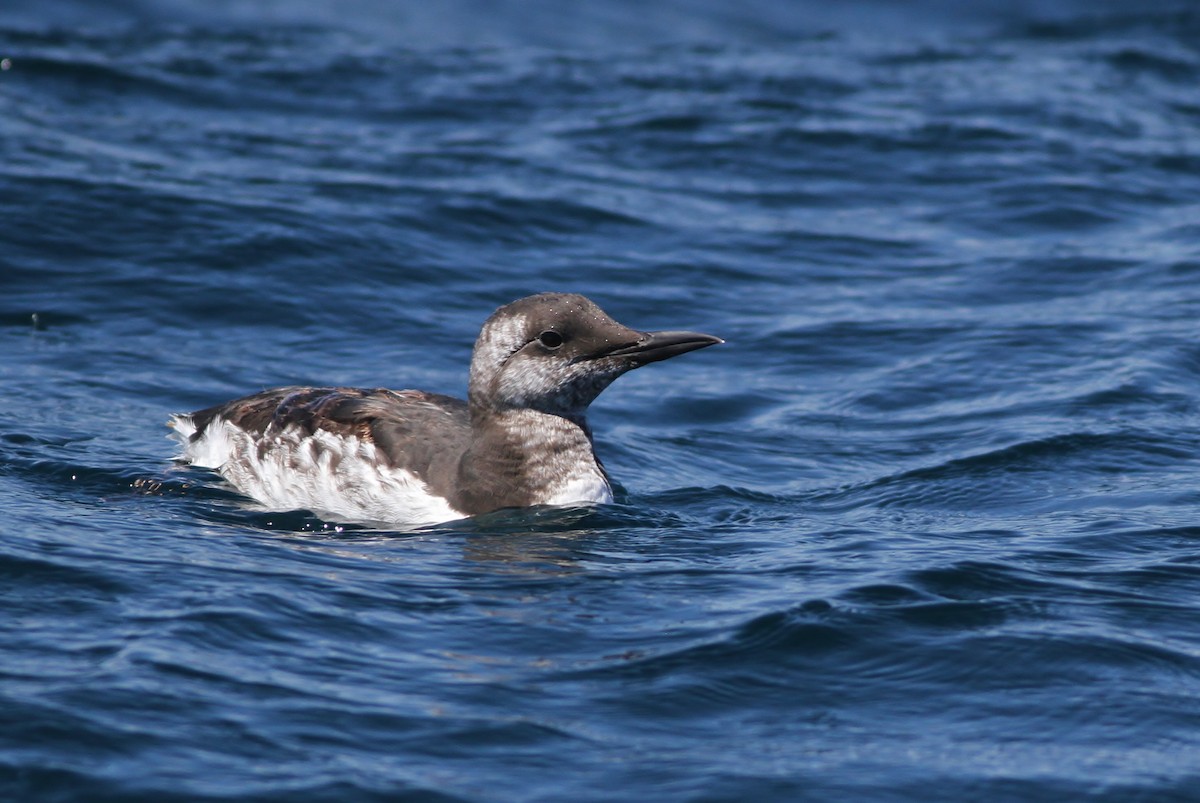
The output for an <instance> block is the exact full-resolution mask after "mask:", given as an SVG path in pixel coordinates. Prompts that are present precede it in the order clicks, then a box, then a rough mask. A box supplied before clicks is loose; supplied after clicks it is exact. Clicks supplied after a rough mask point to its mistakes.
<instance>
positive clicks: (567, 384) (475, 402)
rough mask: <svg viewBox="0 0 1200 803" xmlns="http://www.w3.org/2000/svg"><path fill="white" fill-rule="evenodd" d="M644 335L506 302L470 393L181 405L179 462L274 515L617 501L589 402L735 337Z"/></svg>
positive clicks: (581, 313) (390, 520) (411, 520)
mask: <svg viewBox="0 0 1200 803" xmlns="http://www.w3.org/2000/svg"><path fill="white" fill-rule="evenodd" d="M722 342H724V341H722V340H721V339H720V338H717V337H713V336H712V335H705V334H700V333H698V332H682V331H663V332H640V331H637V330H635V329H630V328H629V327H627V326H623V325H621V324H619V323H617V322H616V321H614V320H613V319H612V318H610V317H609V316H608V315H606V314H605V313H604V311H603V310H601V309H600V308H599V307H598V306H596V305H595V304H594V303H592V302H591V301H590V300H589V299H587V298H585V297H584V296H581V295H576V294H572V293H541V294H538V295H533V296H528V297H526V298H522V299H519V300H517V301H514V302H512V303H511V304H507V305H505V306H503V307H500V308H499V309H498V310H496V312H495V313H493V314H492V316H491V317H490V318H488V319H487V321H486V322H484V324H483V328H482V330H481V331H480V333H479V337H478V339H477V340H476V341H475V348H474V351H473V353H472V357H471V369H470V379H469V384H468V394H467V401H465V402H464V401H462V400H461V399H456V398H453V397H451V396H443V395H440V394H436V393H426V392H424V391H419V390H400V391H392V390H387V389H382V388H380V389H375V390H367V389H360V388H331V387H327V388H308V387H286V388H277V389H275V390H267V391H263V392H262V393H256V394H253V395H251V396H246V397H243V398H240V399H235V400H233V401H229V402H226V403H224V404H219V405H217V406H215V407H209V408H207V409H204V410H199V411H197V412H194V413H191V414H177V415H173V416H172V417H171V420H170V421H169V422H168V425H169V426H170V427H171V428H172V429H173V430H174V433H173V435H174V436H175V437H176V438H178V439H179V440H180V442H181V443H182V444H183V447H184V451H183V454H182V455H181V456H180V457H179V459H180V460H181V461H182V462H186V463H191V464H193V465H197V466H203V467H206V468H212V469H216V470H217V471H219V472H220V473H221V474H222V475H223V476H224V477H225V478H226V479H227V480H229V482H231V483H232V484H233V485H234V486H235V487H236V488H237V489H238V490H239V491H241V492H242V493H244V494H246V495H247V496H250V497H253V498H254V499H255V500H257V501H258V502H259V503H260V504H262V505H263V506H265V507H266V508H268V509H271V510H297V509H304V510H311V511H312V512H314V513H316V514H317V515H319V516H322V517H325V518H330V519H333V520H338V521H349V522H360V523H366V524H382V525H388V526H416V525H422V524H436V523H439V522H444V521H451V520H454V519H461V518H465V517H467V516H474V515H478V514H480V513H487V512H489V511H493V510H498V509H501V508H508V507H527V506H531V505H566V504H587V503H603V502H611V501H612V498H613V497H612V486H611V484H610V483H609V479H608V475H607V473H606V472H605V470H604V467H603V466H602V465H601V463H600V460H599V459H598V458H597V457H596V454H595V452H594V451H593V449H592V432H591V429H590V428H589V427H588V424H587V420H586V418H585V414H586V412H587V408H588V405H589V404H591V403H592V401H593V400H594V399H595V398H596V397H597V396H598V395H599V394H600V392H601V391H603V390H604V389H605V388H606V387H608V386H609V384H611V383H612V381H613V380H614V379H616V378H617V377H619V376H620V375H621V374H623V373H625V372H626V371H629V370H632V369H634V368H637V367H640V366H642V365H646V364H648V363H652V362H658V361H659V360H665V359H668V358H670V357H675V356H677V355H680V354H685V353H687V352H689V351H695V350H696V349H701V348H705V347H707V346H712V345H716V344H717V343H722Z"/></svg>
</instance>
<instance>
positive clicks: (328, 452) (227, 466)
mask: <svg viewBox="0 0 1200 803" xmlns="http://www.w3.org/2000/svg"><path fill="white" fill-rule="evenodd" d="M170 424H171V427H172V428H173V429H174V430H175V433H176V437H177V438H178V439H179V440H180V441H181V442H182V443H183V446H184V454H183V458H184V459H185V460H187V461H188V462H190V463H192V464H194V465H197V466H203V467H205V468H211V469H216V470H217V471H219V472H220V473H221V475H222V476H224V477H225V478H226V479H227V480H229V481H230V482H231V483H233V485H234V486H235V487H237V488H238V489H239V490H240V491H242V492H243V493H245V494H247V495H248V496H251V497H253V498H254V499H255V500H256V501H258V502H259V503H261V504H262V505H263V506H264V507H266V508H268V509H271V510H311V511H312V512H313V513H316V514H317V515H319V516H321V517H322V518H328V519H332V520H336V521H353V522H360V523H373V524H382V525H387V526H396V525H401V526H415V525H421V524H437V523H440V522H445V521H453V520H455V519H462V518H466V516H465V515H464V514H463V513H461V512H460V511H457V510H455V509H454V508H452V507H451V506H450V505H449V504H447V502H446V500H445V499H442V498H441V497H439V496H435V495H434V494H432V493H430V491H429V488H428V487H426V485H425V483H423V482H421V480H420V479H419V478H417V477H416V476H415V475H413V474H412V473H410V472H408V471H404V470H402V469H395V468H391V467H389V466H388V465H387V463H386V461H384V460H383V458H382V456H381V455H380V454H379V451H378V449H377V448H376V446H375V444H373V443H370V442H367V441H362V440H360V439H359V438H356V437H342V436H340V435H335V434H333V433H331V432H326V431H324V430H317V431H316V432H314V433H313V434H312V435H305V434H303V433H302V432H301V431H300V430H299V429H298V428H295V427H292V428H289V429H286V430H284V431H282V432H271V433H269V434H268V436H267V437H266V438H264V439H263V442H262V447H261V448H260V446H259V445H256V444H255V442H254V439H253V438H251V437H250V435H249V434H247V433H246V432H245V431H243V430H241V429H239V428H237V427H235V426H233V425H232V424H230V423H229V422H228V421H226V420H224V419H222V418H216V419H214V420H213V421H212V423H211V424H209V425H208V427H207V428H206V429H205V430H204V435H203V437H201V438H200V440H198V441H196V442H194V443H193V442H191V441H190V440H189V439H190V437H191V435H192V433H193V432H195V425H194V424H193V423H192V420H191V418H190V417H189V416H186V415H179V416H175V417H173V418H172V419H171V422H170Z"/></svg>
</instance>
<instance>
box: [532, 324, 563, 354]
mask: <svg viewBox="0 0 1200 803" xmlns="http://www.w3.org/2000/svg"><path fill="white" fill-rule="evenodd" d="M538 342H539V343H541V344H542V345H543V346H545V347H546V348H548V349H556V348H558V347H559V346H561V345H562V344H563V339H562V335H560V334H559V333H558V332H553V331H551V330H549V329H547V330H546V331H545V332H542V333H541V334H540V335H538Z"/></svg>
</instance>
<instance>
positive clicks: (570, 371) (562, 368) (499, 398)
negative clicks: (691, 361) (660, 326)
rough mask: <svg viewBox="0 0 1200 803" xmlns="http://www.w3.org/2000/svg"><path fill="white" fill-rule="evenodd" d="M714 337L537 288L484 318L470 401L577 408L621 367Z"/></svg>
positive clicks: (577, 411)
mask: <svg viewBox="0 0 1200 803" xmlns="http://www.w3.org/2000/svg"><path fill="white" fill-rule="evenodd" d="M721 342H724V341H722V340H721V339H720V338H718V337H713V336H711V335H704V334H700V333H698V332H640V331H638V330H636V329H630V328H629V327H628V326H623V325H621V324H619V323H617V322H616V321H614V320H613V319H612V318H610V317H608V315H606V314H605V313H604V311H603V310H601V309H600V308H599V307H597V306H596V305H595V304H593V303H592V302H591V301H589V300H588V299H587V298H585V297H583V296H581V295H576V294H574V293H540V294H538V295H535V296H528V297H526V298H522V299H519V300H517V301H514V302H512V303H511V304H506V305H505V306H503V307H501V308H500V309H498V310H496V312H495V313H493V314H492V316H491V317H490V318H488V319H487V321H486V322H485V323H484V325H483V329H482V331H480V333H479V339H478V340H476V341H475V352H474V354H473V356H472V358H471V380H470V396H469V398H470V403H471V406H472V408H475V409H478V410H483V409H492V410H503V409H514V408H531V409H534V410H540V411H542V412H547V413H554V414H557V415H566V416H571V417H575V416H580V415H582V414H583V412H584V411H585V410H586V409H587V406H588V405H589V404H591V403H592V401H593V400H594V399H595V398H596V396H598V395H599V394H600V392H601V391H602V390H604V389H605V388H606V387H608V386H609V385H610V384H611V383H612V381H613V380H614V379H616V378H617V377H618V376H620V375H621V374H623V373H625V372H626V371H629V370H632V369H634V368H637V367H639V366H642V365H646V364H647V363H652V362H658V361H659V360H665V359H667V358H669V357H675V356H677V355H679V354H685V353H687V352H689V351H695V350H696V349H701V348H704V347H706V346H712V345H715V344H717V343H721Z"/></svg>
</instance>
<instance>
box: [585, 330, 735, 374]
mask: <svg viewBox="0 0 1200 803" xmlns="http://www.w3.org/2000/svg"><path fill="white" fill-rule="evenodd" d="M724 342H725V341H724V340H722V339H721V338H719V337H713V336H712V335H706V334H702V333H700V332H643V333H642V336H641V337H640V338H639V339H638V340H637V341H636V342H634V343H631V344H630V345H628V346H622V347H621V348H618V349H615V350H614V351H610V352H608V353H607V354H605V355H604V356H605V357H627V358H628V359H629V361H630V362H632V363H633V364H634V365H635V366H639V365H645V364H647V363H651V362H658V361H659V360H666V359H669V358H671V357H678V356H679V355H680V354H687V353H688V352H689V351H695V350H696V349H702V348H707V347H708V346H715V345H717V344H718V343H724Z"/></svg>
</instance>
